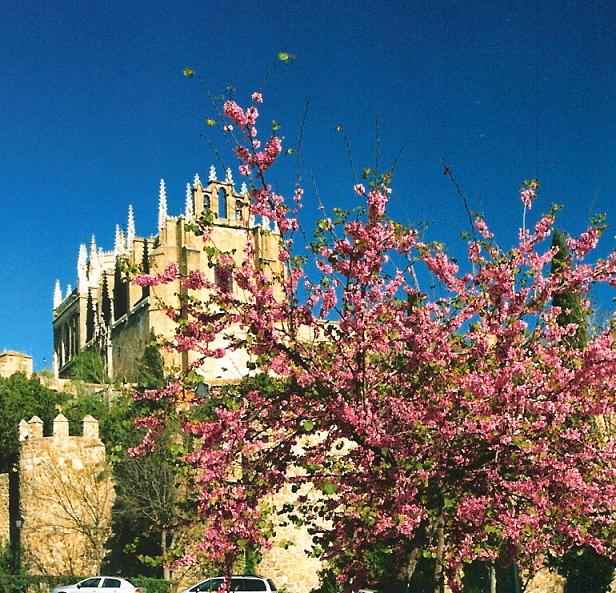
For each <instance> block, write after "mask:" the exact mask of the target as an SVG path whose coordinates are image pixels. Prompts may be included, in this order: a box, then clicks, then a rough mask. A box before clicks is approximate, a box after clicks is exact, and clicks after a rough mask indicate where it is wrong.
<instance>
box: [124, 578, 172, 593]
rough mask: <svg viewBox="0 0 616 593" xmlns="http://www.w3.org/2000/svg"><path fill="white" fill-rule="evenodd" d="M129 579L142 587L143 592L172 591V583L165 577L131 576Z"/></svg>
mask: <svg viewBox="0 0 616 593" xmlns="http://www.w3.org/2000/svg"><path fill="white" fill-rule="evenodd" d="M129 580H130V582H131V583H132V584H133V585H136V586H137V587H141V593H169V592H170V591H171V584H170V583H169V581H164V580H163V579H152V578H150V577H131V578H130V579H129Z"/></svg>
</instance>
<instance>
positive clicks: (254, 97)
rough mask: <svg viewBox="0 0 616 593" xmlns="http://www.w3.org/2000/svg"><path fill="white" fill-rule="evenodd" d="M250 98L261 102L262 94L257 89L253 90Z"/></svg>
mask: <svg viewBox="0 0 616 593" xmlns="http://www.w3.org/2000/svg"><path fill="white" fill-rule="evenodd" d="M252 100H253V101H254V102H255V103H263V95H262V94H261V93H259V92H257V91H255V92H254V93H252Z"/></svg>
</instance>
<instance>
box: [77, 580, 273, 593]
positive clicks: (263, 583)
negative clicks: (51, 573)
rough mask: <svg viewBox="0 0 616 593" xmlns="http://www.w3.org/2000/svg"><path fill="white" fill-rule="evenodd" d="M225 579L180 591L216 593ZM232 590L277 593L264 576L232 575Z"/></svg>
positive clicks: (250, 592)
mask: <svg viewBox="0 0 616 593" xmlns="http://www.w3.org/2000/svg"><path fill="white" fill-rule="evenodd" d="M223 581H224V577H213V578H210V579H205V581H201V582H200V583H197V584H196V585H193V586H192V587H188V589H184V590H183V591H180V593H199V592H200V591H209V592H211V593H215V592H216V591H218V589H219V588H220V586H221V585H222V583H223ZM230 591H232V592H233V591H241V592H242V593H276V585H274V583H273V582H272V580H271V579H264V578H262V577H251V576H232V577H231V587H230ZM67 593H68V592H67ZM99 593H101V592H99ZM104 593H106V592H104Z"/></svg>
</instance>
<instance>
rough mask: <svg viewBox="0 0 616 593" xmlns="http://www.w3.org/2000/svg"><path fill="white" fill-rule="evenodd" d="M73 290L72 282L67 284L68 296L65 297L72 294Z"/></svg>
mask: <svg viewBox="0 0 616 593" xmlns="http://www.w3.org/2000/svg"><path fill="white" fill-rule="evenodd" d="M71 292H73V287H72V286H71V285H70V284H67V285H66V296H65V297H64V298H65V299H67V298H68V297H69V296H70V295H71Z"/></svg>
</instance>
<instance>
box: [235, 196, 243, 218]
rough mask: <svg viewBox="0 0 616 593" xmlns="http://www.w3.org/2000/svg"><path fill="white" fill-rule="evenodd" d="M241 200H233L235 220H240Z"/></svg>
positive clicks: (241, 216)
mask: <svg viewBox="0 0 616 593" xmlns="http://www.w3.org/2000/svg"><path fill="white" fill-rule="evenodd" d="M243 218H244V217H243V215H242V200H235V220H242V219H243Z"/></svg>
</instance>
